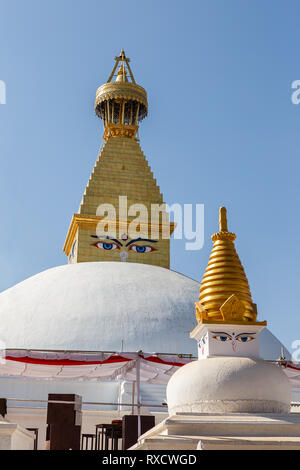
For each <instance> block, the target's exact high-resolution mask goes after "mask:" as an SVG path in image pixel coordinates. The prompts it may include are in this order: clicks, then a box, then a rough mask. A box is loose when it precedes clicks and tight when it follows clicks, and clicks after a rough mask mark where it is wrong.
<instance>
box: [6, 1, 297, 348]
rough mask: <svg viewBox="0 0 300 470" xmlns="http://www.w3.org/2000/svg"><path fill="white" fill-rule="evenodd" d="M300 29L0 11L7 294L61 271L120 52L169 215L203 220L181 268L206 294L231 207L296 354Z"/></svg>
mask: <svg viewBox="0 0 300 470" xmlns="http://www.w3.org/2000/svg"><path fill="white" fill-rule="evenodd" d="M299 17H300V4H299V2H298V1H289V2H283V1H279V0H277V1H276V0H264V1H263V2H262V1H261V0H248V1H246V0H226V1H225V0H185V1H178V0H163V1H158V0H148V1H147V2H146V1H143V0H139V1H137V0H126V2H125V1H121V0H114V1H107V0H106V1H103V0H85V1H82V0H51V1H50V0H43V1H41V0H26V2H25V1H23V0H19V1H17V0H0V22H1V27H0V80H2V81H4V82H5V83H6V88H7V95H6V101H7V103H6V104H5V105H0V124H1V126H0V165H1V166H0V194H1V198H0V201H1V228H2V229H1V231H0V290H4V289H6V288H8V287H10V286H12V285H14V284H16V283H17V282H20V281H22V280H23V279H25V278H27V277H29V276H32V275H34V274H36V273H38V272H40V271H42V270H45V269H47V268H50V267H53V266H57V265H61V264H65V263H66V261H67V260H66V257H65V255H64V254H63V252H62V246H63V242H64V239H65V235H66V233H67V229H68V225H69V222H70V219H71V216H72V214H73V213H75V212H77V209H78V206H79V203H80V200H81V197H82V194H83V191H84V188H85V185H86V183H87V180H88V178H89V175H90V172H91V170H92V168H93V165H94V162H95V160H96V157H97V153H98V150H99V146H100V144H101V137H102V129H103V128H102V123H101V121H100V120H99V119H98V118H97V117H96V116H95V114H94V110H93V105H94V97H95V92H96V89H97V87H98V86H99V85H101V84H103V83H104V82H105V81H106V80H107V78H108V76H109V74H110V72H111V69H112V66H113V63H114V60H113V59H114V57H115V56H116V55H118V54H119V52H120V49H121V48H122V47H123V48H124V49H125V52H126V54H127V56H129V57H130V58H131V65H132V69H133V72H134V74H135V78H136V81H137V82H138V83H139V84H141V85H142V86H144V87H145V88H146V90H147V92H148V97H149V111H150V112H149V116H148V118H147V119H146V120H145V121H143V123H142V124H141V126H140V138H141V145H142V148H143V151H144V153H145V155H146V156H147V158H148V161H149V163H150V165H151V167H152V170H153V171H154V175H155V177H156V178H157V180H158V183H159V185H160V187H161V190H162V192H163V194H164V198H165V201H166V202H168V203H169V204H172V203H175V202H177V203H180V204H183V203H190V204H196V203H203V204H204V205H205V244H204V247H203V249H202V250H201V251H196V252H195V251H185V249H184V241H173V242H172V253H171V267H172V269H174V270H176V271H179V272H182V273H184V274H186V275H187V276H190V277H192V278H194V279H197V280H201V278H202V275H203V272H204V270H205V268H206V265H207V261H208V257H209V253H210V250H211V246H212V244H211V240H210V235H211V234H212V233H214V232H216V231H217V228H218V208H219V206H220V205H223V204H224V205H226V206H227V208H228V216H229V229H230V230H232V231H234V232H235V233H236V234H237V242H236V246H237V250H238V253H239V255H240V258H241V260H242V262H243V264H244V266H245V270H246V273H247V276H248V279H249V283H250V287H251V291H252V295H253V300H254V302H256V303H257V305H258V312H259V318H260V319H261V320H267V321H268V323H269V328H270V330H271V331H272V332H273V333H274V334H275V335H276V336H277V337H278V338H279V339H280V340H281V341H283V342H284V343H285V345H286V346H287V347H288V348H289V349H290V348H291V343H292V341H293V340H295V339H300V311H299V299H298V292H299V290H300V289H299V261H300V243H299V234H300V216H299V172H300V164H299V131H300V104H299V105H295V104H292V101H291V95H292V91H293V90H292V89H291V84H292V82H293V81H294V80H299V79H300V67H299V43H300V29H299ZM195 300H196V299H195ZM1 313H2V312H1Z"/></svg>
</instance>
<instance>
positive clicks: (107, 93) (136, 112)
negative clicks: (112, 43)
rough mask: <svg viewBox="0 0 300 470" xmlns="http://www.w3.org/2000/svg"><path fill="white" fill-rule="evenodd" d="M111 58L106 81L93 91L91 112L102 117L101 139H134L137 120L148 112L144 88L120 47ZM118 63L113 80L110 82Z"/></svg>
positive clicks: (140, 119) (141, 118)
mask: <svg viewBox="0 0 300 470" xmlns="http://www.w3.org/2000/svg"><path fill="white" fill-rule="evenodd" d="M115 61H116V63H115V65H114V68H113V70H112V72H111V74H110V76H109V78H108V80H107V83H105V84H104V85H102V86H100V87H99V88H98V90H97V92H96V101H95V112H96V114H97V116H99V117H100V118H101V119H102V120H103V125H104V136H103V137H104V139H105V140H107V139H109V138H110V137H129V138H135V136H136V133H137V130H138V123H139V122H140V121H142V120H143V119H144V118H145V117H146V116H147V114H148V101H147V93H146V90H145V89H144V88H143V87H141V86H140V85H137V84H136V82H135V79H134V76H133V73H132V70H131V68H130V65H129V62H130V59H129V58H128V57H126V55H125V52H124V50H123V49H122V50H121V52H120V55H119V56H117V57H115ZM119 64H120V67H119V70H118V72H117V76H116V80H115V81H112V79H113V77H114V75H115V73H116V70H117V67H118V65H119ZM128 76H129V77H130V80H131V81H129V80H128Z"/></svg>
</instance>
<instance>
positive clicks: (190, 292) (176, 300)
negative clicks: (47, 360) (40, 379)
mask: <svg viewBox="0 0 300 470" xmlns="http://www.w3.org/2000/svg"><path fill="white" fill-rule="evenodd" d="M198 296H199V283H198V282H196V281H193V280H192V279H190V278H188V277H186V276H183V275H182V274H178V273H176V272H174V271H170V270H168V269H165V268H160V267H157V266H150V265H143V264H137V263H121V262H119V263H118V262H99V263H98V262H93V263H78V264H74V265H66V266H59V267H56V268H52V269H49V270H47V271H44V272H42V273H40V274H37V275H36V276H33V277H31V278H29V279H27V280H25V281H23V282H21V283H20V284H17V285H16V286H14V287H12V288H10V289H8V290H6V291H4V292H2V293H1V294H0V316H1V333H0V334H1V340H2V341H4V342H5V343H6V347H8V348H35V349H77V350H98V351H99V350H108V351H114V350H115V351H120V349H121V344H122V342H123V350H124V351H136V350H139V349H142V350H144V351H146V352H168V353H176V352H178V353H193V354H194V355H196V353H197V347H196V343H195V342H194V341H191V340H190V339H189V332H190V331H191V330H192V329H193V328H194V326H195V312H194V302H195V300H196V299H197V298H198Z"/></svg>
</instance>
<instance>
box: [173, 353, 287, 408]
mask: <svg viewBox="0 0 300 470" xmlns="http://www.w3.org/2000/svg"><path fill="white" fill-rule="evenodd" d="M290 401H291V385H290V382H289V379H288V378H287V376H286V375H285V373H284V372H283V371H282V370H281V368H280V367H279V366H277V365H275V364H271V363H269V362H266V361H263V360H260V359H254V358H248V357H224V356H219V357H211V358H207V359H202V360H198V361H195V362H190V363H189V364H186V365H185V366H183V367H181V368H180V369H179V370H177V371H176V372H175V374H174V375H173V376H172V377H171V379H170V381H169V383H168V385H167V402H168V407H169V413H170V414H174V413H176V412H193V413H195V412H196V413H236V412H238V413H288V412H289V409H290Z"/></svg>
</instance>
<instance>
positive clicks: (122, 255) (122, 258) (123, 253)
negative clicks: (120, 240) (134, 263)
mask: <svg viewBox="0 0 300 470" xmlns="http://www.w3.org/2000/svg"><path fill="white" fill-rule="evenodd" d="M120 256H121V261H126V260H127V258H128V253H127V251H121V253H120Z"/></svg>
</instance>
